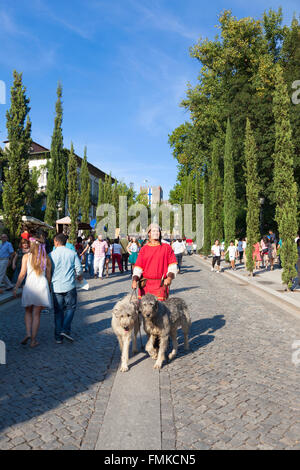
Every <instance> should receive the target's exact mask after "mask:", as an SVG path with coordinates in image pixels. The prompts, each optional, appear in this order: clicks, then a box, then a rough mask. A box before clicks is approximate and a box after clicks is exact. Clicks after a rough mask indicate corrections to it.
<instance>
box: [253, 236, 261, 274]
mask: <svg viewBox="0 0 300 470" xmlns="http://www.w3.org/2000/svg"><path fill="white" fill-rule="evenodd" d="M252 257H253V261H254V269H255V270H259V268H260V264H261V261H262V257H261V247H260V243H259V242H256V243H255V244H254V245H253V253H252Z"/></svg>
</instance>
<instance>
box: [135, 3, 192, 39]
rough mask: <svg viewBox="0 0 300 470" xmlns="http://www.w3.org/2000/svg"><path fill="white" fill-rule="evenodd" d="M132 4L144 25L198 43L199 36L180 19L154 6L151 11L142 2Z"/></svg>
mask: <svg viewBox="0 0 300 470" xmlns="http://www.w3.org/2000/svg"><path fill="white" fill-rule="evenodd" d="M130 3H131V4H132V5H133V7H134V8H135V9H136V11H137V12H139V13H141V15H142V20H143V23H144V24H149V25H151V26H152V27H153V28H155V29H158V30H160V31H167V32H170V33H175V34H178V35H179V36H182V37H183V38H185V39H189V40H192V41H197V39H198V37H199V35H198V33H197V32H196V31H192V30H191V29H190V28H189V27H188V26H186V25H184V24H182V22H181V21H180V20H179V19H178V18H176V17H175V16H174V15H172V14H170V13H168V12H167V11H165V10H163V9H162V8H160V7H157V6H155V5H153V4H152V5H151V9H150V8H148V7H146V6H145V5H144V4H143V3H142V1H141V0H139V1H137V0H130Z"/></svg>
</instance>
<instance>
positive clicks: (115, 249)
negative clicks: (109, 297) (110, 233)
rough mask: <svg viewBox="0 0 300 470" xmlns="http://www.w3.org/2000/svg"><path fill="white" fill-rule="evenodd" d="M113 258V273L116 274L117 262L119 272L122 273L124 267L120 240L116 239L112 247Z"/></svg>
mask: <svg viewBox="0 0 300 470" xmlns="http://www.w3.org/2000/svg"><path fill="white" fill-rule="evenodd" d="M111 257H112V273H113V274H114V273H115V265H116V261H117V263H118V266H119V271H120V273H122V272H123V266H122V246H121V245H120V243H119V240H118V239H117V238H116V239H115V240H114V243H113V244H112V246H111Z"/></svg>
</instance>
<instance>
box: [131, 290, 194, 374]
mask: <svg viewBox="0 0 300 470" xmlns="http://www.w3.org/2000/svg"><path fill="white" fill-rule="evenodd" d="M139 309H140V312H141V314H142V316H143V323H144V329H145V332H146V333H147V335H148V338H149V339H148V342H147V344H146V348H145V349H146V351H147V352H148V353H149V355H150V356H151V357H152V358H153V359H156V362H155V364H154V369H160V368H161V367H162V364H163V361H164V359H165V353H166V350H167V347H168V339H169V336H171V339H172V347H173V349H172V351H171V353H170V354H169V359H170V360H171V359H173V358H174V357H175V356H176V353H177V348H178V342H177V329H178V328H179V327H181V328H182V331H183V334H184V349H185V350H188V349H189V342H188V334H189V329H190V326H191V317H190V314H189V312H188V308H187V305H186V303H185V302H184V300H182V299H180V298H179V297H172V298H170V299H169V300H167V301H165V302H160V301H159V300H157V298H156V297H155V296H154V295H152V294H146V295H145V296H144V297H142V299H141V300H140V306H139ZM157 343H159V345H158V344H157Z"/></svg>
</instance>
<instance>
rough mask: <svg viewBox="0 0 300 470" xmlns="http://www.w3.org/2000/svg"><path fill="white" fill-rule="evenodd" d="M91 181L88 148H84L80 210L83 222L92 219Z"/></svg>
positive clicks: (81, 169)
mask: <svg viewBox="0 0 300 470" xmlns="http://www.w3.org/2000/svg"><path fill="white" fill-rule="evenodd" d="M90 207H91V183H90V174H89V170H88V162H87V149H86V147H85V148H84V157H83V160H82V164H81V168H80V211H81V220H82V222H84V223H86V224H88V223H89V221H90Z"/></svg>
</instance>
